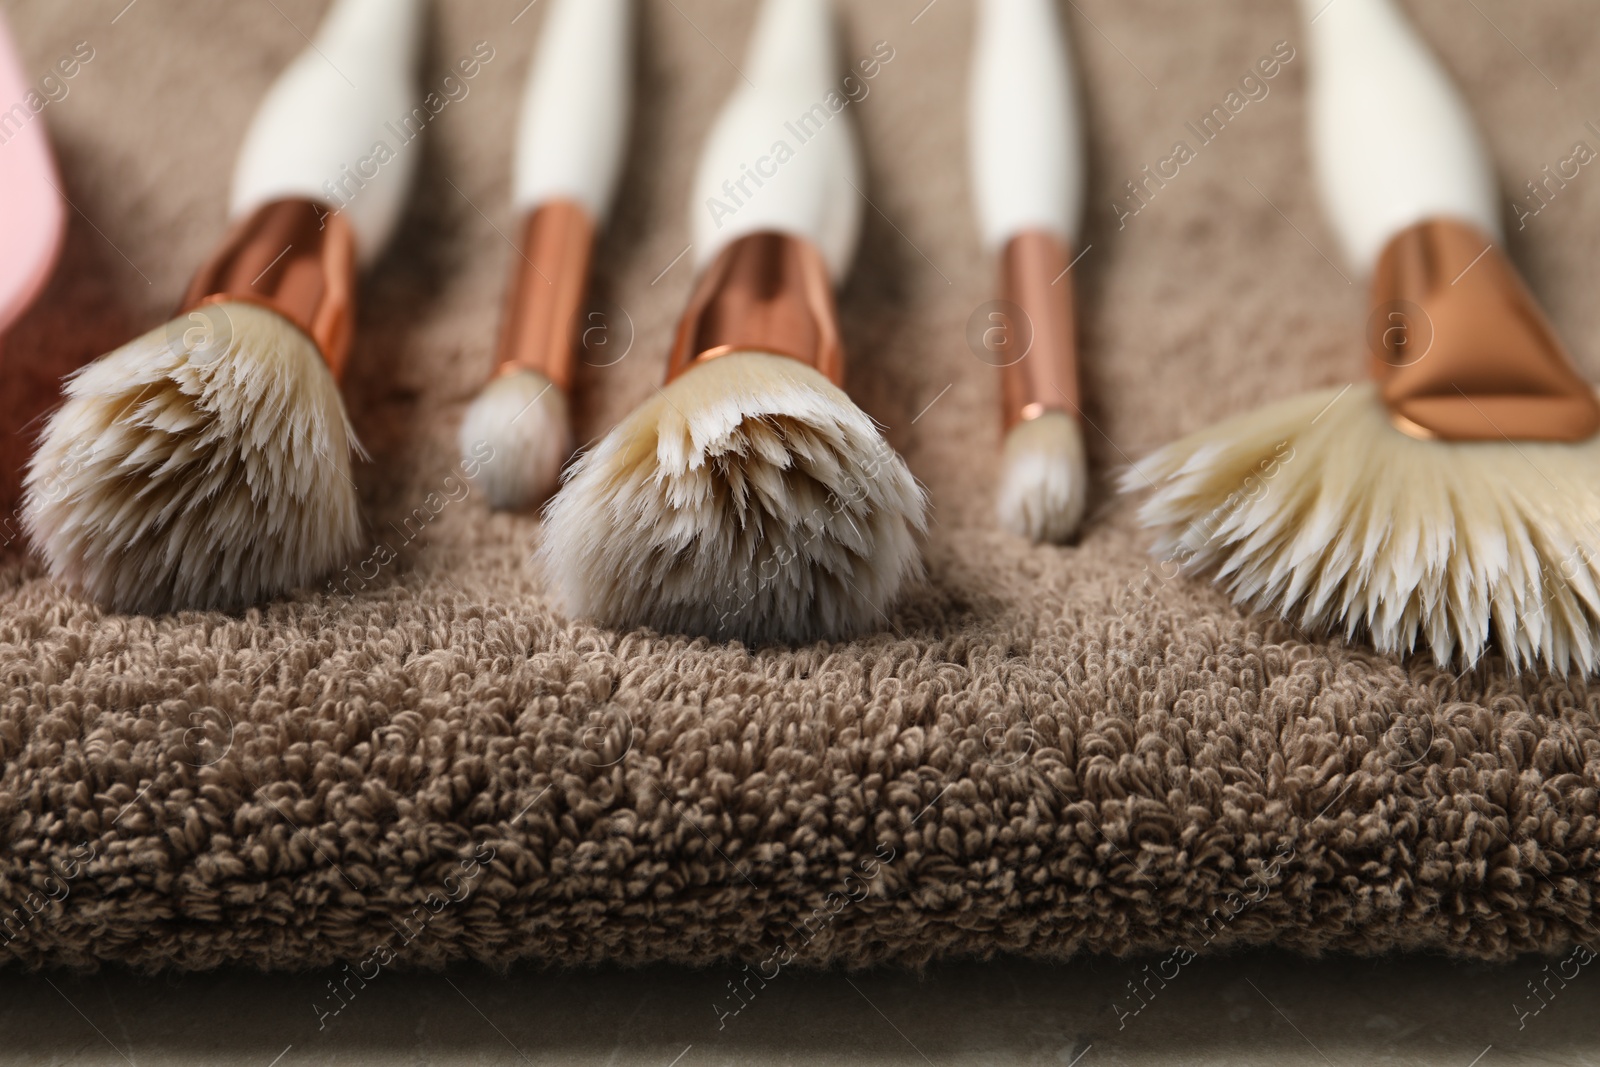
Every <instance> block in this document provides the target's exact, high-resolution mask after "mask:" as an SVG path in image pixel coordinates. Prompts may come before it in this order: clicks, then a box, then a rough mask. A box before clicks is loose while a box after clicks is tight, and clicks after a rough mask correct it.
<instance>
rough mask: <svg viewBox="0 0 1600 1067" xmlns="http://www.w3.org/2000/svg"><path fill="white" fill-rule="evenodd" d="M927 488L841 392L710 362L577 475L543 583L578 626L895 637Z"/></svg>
mask: <svg viewBox="0 0 1600 1067" xmlns="http://www.w3.org/2000/svg"><path fill="white" fill-rule="evenodd" d="M924 507H925V502H924V497H923V493H922V489H921V487H919V486H918V485H917V483H916V480H915V479H913V478H912V477H911V473H910V472H909V471H908V470H907V469H906V466H905V463H904V461H902V460H901V459H900V457H899V456H897V455H896V454H895V453H894V451H893V450H892V449H891V448H890V447H889V445H888V443H887V442H885V441H884V439H883V437H882V436H881V435H880V434H879V433H878V430H877V427H876V426H875V425H874V424H873V422H872V420H871V419H870V418H868V417H867V415H866V414H864V413H863V412H862V411H861V410H860V409H859V408H857V407H856V406H855V405H854V404H853V403H851V402H850V398H849V397H848V396H846V395H845V393H844V392H843V391H842V390H840V389H839V388H837V387H836V386H834V385H833V384H832V383H831V382H829V381H828V380H827V379H826V378H824V377H823V376H822V375H821V374H819V373H818V372H817V371H815V370H813V369H811V368H810V367H808V366H806V365H804V364H802V363H800V362H798V361H796V360H793V359H788V358H786V357H783V356H774V355H766V354H762V353H751V352H742V353H735V354H732V355H726V356H721V357H718V358H715V359H711V360H709V361H707V362H706V363H704V364H701V365H700V366H697V367H695V368H694V369H693V370H691V371H689V372H688V373H687V374H685V375H683V376H682V377H680V378H678V379H677V380H676V381H674V382H673V383H672V384H671V385H668V386H667V387H666V388H664V389H662V390H660V391H659V392H657V394H656V395H655V396H654V397H652V398H651V399H650V400H648V401H646V402H645V403H644V404H643V405H641V406H640V408H639V409H638V410H637V411H635V412H634V413H633V414H632V415H630V416H629V417H628V418H627V419H626V420H625V421H623V422H622V423H621V424H620V425H619V426H617V427H616V428H615V429H613V430H612V431H611V433H609V434H608V435H607V436H606V437H605V439H604V440H602V441H601V442H600V443H599V445H597V446H596V447H595V448H594V449H593V450H592V451H590V452H588V453H586V454H585V455H583V456H582V457H580V458H579V459H578V461H577V462H576V463H575V464H573V466H572V468H571V470H570V471H569V472H568V475H567V481H566V484H565V485H564V486H563V487H562V489H561V491H560V492H559V493H557V494H556V495H555V497H554V498H553V499H552V500H551V501H550V504H549V506H548V507H547V508H546V510H545V537H544V544H543V545H542V546H541V548H540V553H539V554H540V560H541V563H542V566H543V568H544V572H545V574H546V576H547V577H548V580H549V581H550V583H551V585H552V586H553V588H554V590H555V592H556V595H557V597H558V598H559V599H560V600H561V601H562V602H563V603H564V605H565V607H566V608H567V609H568V610H569V611H570V612H571V613H573V614H575V615H579V616H588V617H592V618H595V619H598V620H600V621H602V622H604V623H608V624H612V625H627V626H634V625H643V626H650V627H653V628H655V629H657V630H661V631H664V632H669V633H685V632H687V633H694V634H704V635H707V636H711V637H715V638H718V639H729V638H738V639H740V640H743V641H745V642H747V643H751V644H760V643H767V642H801V641H807V640H813V639H815V638H819V637H844V636H849V635H851V634H855V633H860V632H862V631H865V630H869V629H875V628H880V627H884V626H887V625H888V616H887V614H886V612H887V610H888V609H889V608H890V606H891V605H892V603H893V601H894V599H895V597H896V595H897V594H898V593H899V591H900V589H901V586H902V585H903V584H904V583H905V582H906V581H907V580H908V579H911V578H914V577H915V576H917V575H920V573H921V571H922V561H921V556H920V553H919V551H918V547H917V535H918V534H919V533H920V532H921V531H922V530H923V528H924V521H925V520H924V517H923V512H924Z"/></svg>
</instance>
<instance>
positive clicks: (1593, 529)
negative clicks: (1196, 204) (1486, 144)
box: [1124, 0, 1600, 672]
mask: <svg viewBox="0 0 1600 1067" xmlns="http://www.w3.org/2000/svg"><path fill="white" fill-rule="evenodd" d="M1302 8H1303V10H1304V11H1305V13H1306V16H1307V18H1308V20H1311V21H1310V22H1309V26H1308V33H1309V35H1310V41H1311V45H1312V64H1313V71H1312V75H1311V82H1310V104H1311V109H1310V115H1311V122H1312V148H1313V157H1314V160H1315V162H1316V165H1317V171H1318V177H1319V184H1320V186H1321V191H1322V194H1323V199H1324V201H1325V203H1326V206H1327V208H1328V210H1329V214H1330V216H1331V218H1332V221H1333V223H1334V228H1335V231H1336V232H1337V234H1338V236H1339V238H1340V240H1341V242H1342V244H1343V245H1344V247H1345V251H1346V255H1347V258H1348V259H1349V260H1350V261H1351V262H1352V263H1353V264H1355V265H1356V266H1357V267H1359V268H1361V269H1362V270H1363V271H1364V272H1366V273H1370V275H1371V316H1370V318H1369V320H1368V330H1367V333H1368V345H1369V348H1370V349H1371V352H1372V359H1371V361H1370V366H1371V369H1372V377H1373V380H1372V381H1370V382H1367V383H1364V384H1358V385H1354V386H1350V387H1347V388H1345V389H1340V388H1333V389H1328V390H1323V391H1319V392H1314V393H1312V394H1309V395H1306V396H1302V397H1299V398H1296V399H1292V400H1287V401H1283V402H1281V403H1278V404H1275V405H1272V406H1270V407H1268V408H1266V409H1265V410H1263V411H1259V412H1256V413H1254V414H1248V415H1242V416H1239V417H1236V418H1233V419H1230V420H1228V421H1227V422H1224V423H1222V424H1221V425H1219V426H1215V427H1213V428H1211V429H1209V430H1206V431H1204V432H1202V433H1198V434H1195V435H1192V436H1190V437H1187V438H1185V439H1183V440H1181V441H1178V442H1176V443H1174V444H1172V445H1168V446H1167V447H1166V448H1163V449H1162V450H1160V451H1159V452H1157V453H1156V454H1155V455H1154V456H1152V457H1151V458H1150V459H1148V460H1147V461H1145V462H1144V463H1142V464H1141V465H1140V466H1139V467H1138V469H1137V470H1135V471H1134V472H1131V473H1130V474H1129V475H1128V476H1127V477H1126V479H1125V481H1124V487H1125V488H1127V489H1134V488H1138V487H1140V486H1143V485H1144V484H1146V480H1148V481H1149V482H1150V483H1153V484H1154V485H1155V491H1154V493H1153V495H1152V496H1151V497H1150V499H1149V500H1148V501H1147V502H1146V503H1145V504H1144V506H1143V508H1142V510H1141V511H1140V517H1141V518H1142V520H1143V521H1144V523H1145V524H1146V525H1148V526H1150V527H1152V528H1154V529H1155V530H1156V531H1157V543H1156V551H1157V552H1158V553H1167V554H1170V555H1171V556H1172V557H1173V558H1174V559H1175V560H1176V561H1178V562H1180V563H1181V564H1183V565H1186V566H1188V565H1192V566H1193V567H1194V568H1195V569H1197V570H1205V569H1209V570H1211V571H1212V572H1213V573H1214V574H1215V575H1216V578H1217V580H1218V581H1219V582H1220V583H1222V584H1223V585H1224V586H1225V588H1227V589H1228V590H1229V591H1230V592H1231V593H1232V594H1233V595H1234V597H1235V598H1236V599H1238V600H1239V601H1240V602H1242V603H1245V604H1249V605H1252V606H1256V607H1259V608H1264V609H1269V610H1275V611H1278V612H1281V613H1283V614H1284V615H1285V616H1286V617H1288V618H1290V619H1294V620H1297V621H1299V622H1300V623H1301V624H1303V625H1307V626H1318V627H1338V628H1342V629H1344V630H1345V631H1346V632H1347V633H1349V634H1352V635H1354V634H1356V633H1359V632H1362V631H1365V632H1367V633H1369V634H1370V635H1371V638H1372V640H1373V643H1374V644H1375V645H1376V646H1377V647H1378V648H1379V649H1380V650H1382V651H1386V652H1407V651H1410V650H1412V649H1413V648H1415V647H1417V646H1418V645H1419V644H1421V643H1426V644H1427V645H1428V646H1430V648H1431V650H1432V653H1433V656H1434V659H1435V660H1436V662H1437V663H1438V664H1440V665H1441V666H1447V665H1450V664H1452V663H1454V662H1457V661H1458V660H1459V661H1460V662H1462V663H1465V664H1468V665H1470V664H1472V663H1474V662H1476V661H1477V660H1478V659H1479V658H1480V657H1481V656H1482V655H1483V653H1484V651H1485V650H1486V649H1487V648H1488V647H1489V644H1490V642H1491V640H1494V639H1498V643H1499V646H1500V647H1501V649H1502V650H1503V651H1504V653H1505V655H1506V657H1507V659H1508V660H1509V661H1510V663H1511V664H1512V665H1513V666H1514V667H1520V666H1531V665H1533V664H1535V663H1541V662H1542V663H1543V664H1545V665H1546V666H1548V667H1550V668H1551V669H1553V670H1556V671H1560V672H1566V671H1570V670H1580V671H1584V672H1588V671H1592V670H1593V669H1594V668H1595V666H1596V665H1597V661H1600V437H1597V436H1596V432H1597V431H1600V403H1597V400H1596V396H1595V393H1594V390H1593V388H1592V387H1591V386H1589V385H1588V384H1587V383H1586V382H1584V381H1583V380H1582V379H1581V378H1580V377H1579V376H1578V374H1577V372H1576V371H1575V370H1574V369H1573V366H1572V364H1571V361H1570V360H1569V359H1568V357H1567V355H1566V353H1565V352H1564V351H1563V350H1562V348H1561V346H1560V343H1559V342H1558V341H1557V339H1556V337H1555V335H1554V333H1553V332H1552V330H1551V329H1550V327H1549V325H1548V323H1547V322H1546V321H1545V319H1544V316H1543V315H1542V314H1541V313H1540V312H1539V310H1538V308H1537V307H1536V306H1535V304H1534V302H1533V299H1532V297H1531V296H1530V295H1529V293H1528V291H1527V290H1526V288H1525V287H1524V286H1523V284H1522V282H1521V281H1520V280H1519V278H1518V277H1517V275H1516V272H1515V271H1514V270H1513V268H1512V267H1511V265H1510V263H1509V261H1508V260H1507V258H1506V256H1505V253H1504V252H1503V251H1502V243H1501V237H1500V226H1499V210H1498V206H1497V202H1496V198H1495V193H1494V182H1493V173H1492V170H1491V169H1490V166H1489V164H1488V161H1487V159H1486V157H1485V155H1484V152H1483V149H1482V147H1481V145H1480V142H1479V140H1478V135H1477V133H1476V130H1475V128H1474V126H1473V123H1472V120H1471V117H1470V115H1469V113H1468V111H1467V108H1466V106H1465V104H1464V103H1463V102H1462V100H1461V99H1460V98H1459V96H1458V95H1457V94H1456V91H1455V89H1454V87H1453V86H1452V85H1451V84H1450V82H1449V80H1448V78H1447V76H1446V75H1445V73H1444V71H1443V70H1442V68H1441V67H1440V66H1439V64H1438V63H1437V61H1435V60H1434V58H1433V57H1432V56H1431V55H1430V54H1429V53H1428V51H1427V50H1426V48H1425V46H1424V45H1423V44H1422V42H1421V41H1420V40H1419V39H1418V38H1417V36H1416V35H1415V33H1414V32H1413V31H1412V30H1411V29H1410V27H1409V26H1407V25H1406V23H1405V22H1404V21H1403V20H1402V18H1401V16H1400V14H1399V13H1398V11H1397V10H1396V9H1395V8H1394V6H1393V5H1392V4H1391V3H1390V0H1339V2H1338V3H1335V4H1325V3H1324V2H1323V0H1303V3H1302Z"/></svg>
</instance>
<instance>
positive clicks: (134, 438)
mask: <svg viewBox="0 0 1600 1067" xmlns="http://www.w3.org/2000/svg"><path fill="white" fill-rule="evenodd" d="M207 317H208V319H210V320H211V321H212V323H213V324H214V325H216V324H220V325H221V326H222V327H225V332H224V333H222V334H221V335H220V336H217V337H214V338H213V339H212V340H211V342H210V343H209V344H207V345H206V346H205V347H204V348H200V349H189V348H186V347H185V344H184V340H183V339H184V337H185V334H184V333H183V332H182V331H183V330H184V322H183V321H180V322H178V323H172V324H168V325H167V326H163V327H160V328H158V329H155V330H152V331H150V332H149V333H147V334H145V335H144V336H143V337H140V338H138V339H136V340H134V341H131V342H129V343H128V344H126V345H123V346H122V347H121V348H119V349H117V350H116V351H114V352H111V353H109V354H107V355H105V356H103V357H101V358H100V359H98V360H96V361H95V362H94V363H91V364H90V365H88V366H87V367H85V368H83V369H82V370H81V371H79V372H78V373H77V374H75V375H73V376H72V377H71V378H70V379H69V380H68V382H67V386H66V400H65V403H64V404H63V405H62V406H61V407H60V408H59V409H58V410H57V411H56V412H55V414H54V415H52V416H51V418H50V420H49V422H48V423H47V425H46V426H45V430H44V435H43V438H42V440H41V442H40V444H39V448H38V450H37V451H36V452H35V453H34V456H33V459H32V461H31V462H30V464H29V466H28V473H27V477H26V480H25V482H24V488H25V498H24V504H23V522H24V525H25V526H26V528H27V531H28V534H29V536H30V537H31V538H32V540H33V543H34V545H35V546H36V547H37V549H38V551H39V552H40V553H41V555H43V557H44V560H45V563H46V564H47V566H48V568H49V572H50V574H51V576H52V577H53V578H55V579H56V580H58V581H62V582H63V583H65V584H67V585H68V586H70V587H71V588H73V589H75V590H77V591H79V592H80V593H82V594H84V595H86V596H88V597H90V598H92V599H94V600H96V601H98V602H100V603H101V604H103V605H105V606H106V607H108V608H110V609H112V610H114V611H124V612H139V613H144V614H160V613H163V612H168V611H176V610H181V609H186V608H196V609H220V610H238V609H241V608H244V607H247V606H249V605H251V604H256V603H259V602H260V601H262V600H264V599H266V598H268V597H271V596H274V595H277V594H280V593H283V592H286V591H288V590H290V589H293V588H295V587H297V586H301V585H305V584H307V583H309V582H311V581H312V580H314V579H316V578H317V577H319V576H321V575H322V574H324V573H326V572H327V571H329V570H330V569H332V568H333V567H334V566H336V565H337V564H338V563H339V562H340V561H341V560H344V559H347V558H349V556H350V555H351V553H352V552H353V550H354V549H355V547H356V542H357V538H358V535H359V532H360V517H359V511H358V505H357V499H356V490H355V486H354V484H353V483H352V482H351V479H350V455H349V454H350V451H351V449H352V448H353V447H359V446H357V445H356V444H355V436H354V433H353V431H352V430H351V428H350V424H349V421H348V419H347V417H346V415H345V410H344V403H343V401H342V400H341V399H340V396H339V388H338V386H337V385H336V384H335V382H334V380H333V376H332V375H331V374H330V373H329V372H328V368H327V365H326V364H325V363H324V362H323V359H322V356H321V354H320V353H319V352H318V351H317V348H316V346H315V345H314V344H313V343H312V341H311V339H310V338H308V337H307V336H306V335H305V334H304V333H302V332H301V331H300V330H299V329H297V328H296V327H295V326H294V325H292V324H291V323H290V322H289V321H288V320H286V319H284V318H282V317H281V316H279V315H277V314H276V313H274V312H272V311H268V310H266V309H264V308H260V307H256V306H254V305H251V304H238V303H230V304H219V305H215V306H213V307H212V308H210V309H208V310H207Z"/></svg>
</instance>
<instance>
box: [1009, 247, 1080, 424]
mask: <svg viewBox="0 0 1600 1067" xmlns="http://www.w3.org/2000/svg"><path fill="white" fill-rule="evenodd" d="M1071 252H1072V249H1071V247H1070V246H1069V245H1068V244H1067V242H1066V241H1064V240H1062V239H1061V238H1060V237H1057V236H1056V235H1055V234H1052V233H1046V232H1045V231H1043V230H1028V231H1025V232H1023V233H1019V234H1017V235H1016V236H1015V237H1013V238H1011V240H1009V241H1007V242H1006V246H1005V248H1004V249H1003V250H1002V251H1001V253H1000V295H1001V299H1002V300H1004V301H1006V302H1007V303H1009V304H1011V305H1013V308H1012V310H1011V312H1010V313H1011V314H1016V315H1019V316H1020V321H1016V322H1012V323H1010V324H1009V326H1010V328H1009V329H1007V330H1006V331H1005V333H1004V336H1003V338H1002V340H1001V342H1000V344H999V345H998V346H997V347H996V352H995V355H996V356H997V357H999V359H1000V367H1001V370H1000V397H1001V404H1002V407H1003V412H1004V415H1005V428H1006V429H1007V430H1010V429H1011V428H1012V427H1013V426H1015V425H1016V424H1017V423H1019V422H1025V421H1027V420H1028V419H1036V418H1038V417H1039V416H1040V415H1043V414H1044V413H1045V412H1047V411H1060V412H1064V413H1066V414H1068V415H1070V416H1072V417H1073V418H1078V417H1080V413H1079V411H1078V340H1077V319H1076V313H1075V308H1074V302H1073V296H1072V283H1071V281H1070V280H1068V279H1067V278H1066V277H1065V275H1066V272H1067V267H1068V266H1069V265H1070V264H1071V262H1072V255H1071Z"/></svg>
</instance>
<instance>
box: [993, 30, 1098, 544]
mask: <svg viewBox="0 0 1600 1067" xmlns="http://www.w3.org/2000/svg"><path fill="white" fill-rule="evenodd" d="M1064 32H1065V28H1064V27H1063V26H1062V25H1061V21H1060V18H1059V16H1058V14H1057V12H1056V7H1055V3H1054V0H981V2H980V3H979V5H978V34H977V42H976V45H975V47H974V52H973V61H972V62H973V69H972V95H971V101H970V105H971V106H970V114H969V121H968V127H969V138H968V148H969V153H968V154H969V161H970V165H971V166H970V169H971V172H972V184H973V191H974V193H975V197H976V206H977V211H978V218H979V221H980V224H981V227H982V231H983V239H984V245H985V246H986V247H987V248H988V249H989V250H990V251H991V252H993V253H995V254H996V255H997V256H998V257H999V259H1000V264H1001V286H1000V288H1001V296H1002V300H1001V302H1000V303H999V306H998V309H997V310H995V311H994V312H993V314H994V315H996V316H998V322H997V325H999V327H1000V329H999V331H998V335H997V336H998V338H999V341H998V343H997V344H996V345H995V346H994V349H993V351H992V357H993V358H994V359H995V360H996V361H997V362H998V363H999V364H1000V366H1001V368H1002V369H1001V388H1002V398H1003V400H1002V405H1003V409H1004V411H1003V414H1004V419H1005V427H1006V437H1005V446H1004V450H1003V451H1002V453H1001V458H1000V490H999V498H998V505H999V515H1000V523H1001V525H1002V526H1004V527H1005V528H1006V529H1008V530H1010V531H1012V532H1013V533H1017V534H1020V535H1022V536H1024V537H1028V538H1031V539H1033V540H1035V541H1055V542H1060V541H1065V540H1067V539H1068V538H1070V537H1071V536H1072V535H1073V533H1075V532H1076V531H1077V528H1078V524H1079V523H1080V522H1081V521H1082V520H1083V511H1084V504H1085V500H1086V499H1087V495H1088V481H1089V470H1088V460H1087V458H1086V456H1085V454H1084V447H1083V428H1082V426H1081V422H1080V420H1081V414H1080V412H1079V410H1078V368H1077V340H1076V325H1075V316H1074V307H1073V295H1072V280H1071V278H1070V277H1069V275H1068V273H1067V272H1068V270H1069V268H1070V266H1071V263H1072V246H1073V244H1074V243H1075V242H1076V241H1077V239H1078V226H1079V221H1080V219H1081V217H1082V214H1083V193H1084V177H1083V170H1084V166H1083V132H1082V129H1081V119H1080V118H1079V114H1078V112H1079V109H1078V102H1077V99H1076V95H1077V89H1076V85H1075V84H1074V79H1073V75H1072V67H1071V60H1070V57H1069V54H1068V51H1067V46H1066V39H1065V36H1064Z"/></svg>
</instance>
